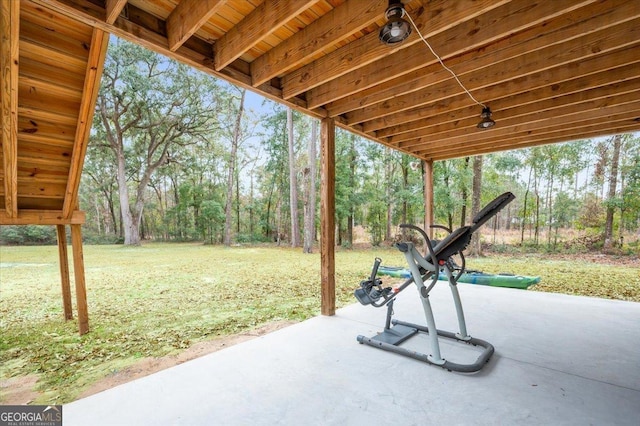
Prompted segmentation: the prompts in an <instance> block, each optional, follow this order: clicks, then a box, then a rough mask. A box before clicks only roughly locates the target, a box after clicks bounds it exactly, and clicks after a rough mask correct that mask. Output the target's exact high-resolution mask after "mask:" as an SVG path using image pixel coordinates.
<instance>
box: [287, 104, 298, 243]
mask: <svg viewBox="0 0 640 426" xmlns="http://www.w3.org/2000/svg"><path fill="white" fill-rule="evenodd" d="M287 135H288V142H289V207H290V211H291V247H298V246H300V227H299V224H298V178H297V170H296V152H295V147H294V140H293V110H292V109H291V108H287Z"/></svg>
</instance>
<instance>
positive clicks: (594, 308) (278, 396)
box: [64, 282, 640, 426]
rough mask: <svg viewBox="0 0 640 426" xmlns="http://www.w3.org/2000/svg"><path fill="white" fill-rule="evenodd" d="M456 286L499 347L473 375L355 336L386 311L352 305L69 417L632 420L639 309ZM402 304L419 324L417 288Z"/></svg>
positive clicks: (471, 321)
mask: <svg viewBox="0 0 640 426" xmlns="http://www.w3.org/2000/svg"><path fill="white" fill-rule="evenodd" d="M459 287H460V292H461V296H462V298H463V302H464V306H465V311H466V312H465V313H466V315H467V319H468V326H469V330H470V333H471V335H472V336H474V337H479V338H482V339H486V340H488V341H489V342H491V343H492V344H494V345H495V347H496V353H495V354H494V356H493V358H492V359H491V360H490V361H489V363H488V364H487V365H486V367H485V368H484V369H483V370H482V371H481V372H479V373H477V374H475V375H471V376H469V375H464V374H459V373H451V372H448V371H445V370H443V369H441V368H439V367H435V366H432V365H427V364H425V363H422V362H419V361H416V360H412V359H409V358H405V357H402V356H398V355H396V354H392V353H388V352H383V351H379V350H376V349H374V348H371V347H368V346H364V345H360V344H358V343H357V342H356V336H357V335H358V334H364V335H367V336H370V335H373V334H375V333H376V332H377V331H380V330H381V328H382V326H383V324H384V308H382V309H375V308H372V307H371V306H361V305H359V304H354V305H351V306H348V307H345V308H343V309H339V310H338V311H337V312H336V315H335V316H333V317H327V316H321V317H316V318H312V319H310V320H307V321H304V322H302V323H299V324H296V325H292V326H290V327H287V328H284V329H282V330H279V331H276V332H274V333H271V334H268V335H265V336H263V337H260V338H257V339H254V340H251V341H248V342H244V343H241V344H239V345H237V346H233V347H230V348H227V349H224V350H222V351H220V352H216V353H213V354H210V355H207V356H204V357H202V358H199V359H196V360H193V361H189V362H186V363H184V364H181V365H178V366H175V367H172V368H170V369H167V370H164V371H161V372H159V373H156V374H153V375H151V376H147V377H144V378H142V379H138V380H136V381H133V382H130V383H127V384H124V385H121V386H118V387H115V388H112V389H109V390H107V391H104V392H102V393H99V394H96V395H93V396H90V397H88V398H85V399H81V400H78V401H75V402H73V403H71V404H68V405H65V407H64V421H65V425H69V426H71V425H87V424H91V425H116V424H117V425H124V424H132V425H133V424H135V425H157V424H172V425H216V424H224V425H247V424H251V425H274V424H284V425H289V424H305V425H372V424H380V425H382V424H398V425H411V424H414V425H425V424H436V425H440V424H448V425H456V424H477V425H482V424H509V425H514V424H528V425H541V424H547V425H585V424H603V425H604V424H606V425H636V424H637V422H638V418H640V363H638V352H639V351H640V346H639V344H638V342H639V341H640V326H639V325H638V324H640V304H638V303H632V302H622V301H613V300H603V299H595V298H587V297H579V296H568V295H561V294H550V293H540V292H535V291H522V290H516V289H506V288H495V287H486V286H477V285H472V284H460V286H459ZM431 299H432V304H433V306H434V309H435V311H436V312H435V314H436V323H437V325H438V328H442V329H445V330H455V327H456V325H457V323H456V317H455V312H454V308H453V304H452V301H451V296H450V294H449V291H448V288H447V285H446V283H444V282H441V283H439V285H437V286H436V287H435V288H434V290H433V291H432V293H431ZM395 310H396V317H397V318H399V319H402V320H408V321H414V322H418V323H424V318H423V317H421V313H422V309H421V307H420V302H419V297H418V294H417V292H416V291H415V290H414V289H409V290H407V291H405V292H404V293H401V294H400V296H399V299H398V302H397V304H396V309H395ZM405 345H408V346H409V347H411V348H413V349H416V350H419V351H425V350H426V348H427V347H428V346H427V345H428V341H427V340H426V339H422V338H415V339H412V340H409V342H407V343H406V344H405ZM442 352H443V356H445V357H447V358H449V359H452V360H454V361H455V360H460V361H469V360H470V359H471V360H472V359H474V358H475V356H476V355H477V353H476V352H475V351H474V349H473V348H471V347H469V346H466V345H463V346H462V347H461V348H460V347H459V346H457V345H453V344H452V345H443V346H442Z"/></svg>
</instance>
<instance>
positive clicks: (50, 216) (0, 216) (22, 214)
mask: <svg viewBox="0 0 640 426" xmlns="http://www.w3.org/2000/svg"><path fill="white" fill-rule="evenodd" d="M84 222H85V214H84V212H82V211H78V210H76V211H74V212H73V214H72V215H71V217H70V218H65V217H64V216H63V215H62V212H61V211H59V210H25V209H21V210H20V211H19V212H18V215H17V216H13V217H10V216H8V215H7V213H6V212H5V211H2V210H0V225H70V224H78V225H81V224H83V223H84Z"/></svg>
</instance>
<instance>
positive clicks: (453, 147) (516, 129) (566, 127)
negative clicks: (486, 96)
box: [415, 102, 640, 158]
mask: <svg viewBox="0 0 640 426" xmlns="http://www.w3.org/2000/svg"><path fill="white" fill-rule="evenodd" d="M639 116H640V102H634V103H631V104H625V105H619V106H617V107H613V108H606V109H602V110H601V111H595V112H593V113H591V114H588V115H587V114H585V115H584V116H583V115H581V114H575V115H574V116H573V118H568V117H564V118H563V119H559V120H548V121H547V122H546V123H539V124H535V123H534V124H529V125H522V126H510V127H507V128H504V129H500V130H501V131H500V132H496V133H495V134H494V135H491V133H492V132H491V131H487V132H486V133H487V134H489V135H487V136H484V137H482V138H477V139H475V138H474V139H472V140H470V139H469V138H466V141H462V140H449V141H438V140H434V141H433V142H427V143H425V144H423V145H420V146H417V147H415V151H416V152H417V153H418V154H428V155H429V156H430V157H433V158H435V157H436V156H440V155H442V154H447V153H448V154H451V153H453V152H457V151H464V152H466V153H467V154H466V155H476V154H477V153H484V152H487V151H486V149H491V148H497V147H498V146H500V145H502V146H512V145H515V144H516V143H517V142H518V141H520V140H522V141H524V142H527V141H531V140H534V139H547V138H549V137H550V136H549V135H557V134H562V135H563V136H566V137H567V139H565V140H575V139H580V136H575V137H573V136H572V135H579V134H581V133H582V132H584V131H586V129H590V131H593V130H597V129H599V128H600V129H606V128H608V127H620V126H627V125H629V126H636V127H640V123H638V122H637V121H636V119H637V118H638V117H639ZM496 130H497V129H496ZM602 134H603V135H606V134H607V133H606V132H605V133H602Z"/></svg>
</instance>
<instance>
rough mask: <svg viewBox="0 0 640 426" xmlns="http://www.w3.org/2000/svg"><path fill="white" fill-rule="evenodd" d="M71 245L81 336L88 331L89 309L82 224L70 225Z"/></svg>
mask: <svg viewBox="0 0 640 426" xmlns="http://www.w3.org/2000/svg"><path fill="white" fill-rule="evenodd" d="M71 246H72V249H73V274H74V278H75V283H76V305H77V308H78V332H79V333H80V335H81V336H82V335H83V334H86V333H87V332H88V331H89V309H88V307H87V288H86V284H85V279H84V254H83V253H82V225H71Z"/></svg>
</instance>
